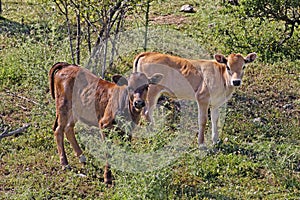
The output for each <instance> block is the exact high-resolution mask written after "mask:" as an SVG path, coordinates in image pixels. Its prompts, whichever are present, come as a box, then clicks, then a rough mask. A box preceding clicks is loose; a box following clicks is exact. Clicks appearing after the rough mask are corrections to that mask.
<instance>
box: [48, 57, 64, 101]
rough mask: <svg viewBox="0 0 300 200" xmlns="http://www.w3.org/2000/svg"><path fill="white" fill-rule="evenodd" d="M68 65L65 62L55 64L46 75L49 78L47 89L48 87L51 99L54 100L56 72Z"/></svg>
mask: <svg viewBox="0 0 300 200" xmlns="http://www.w3.org/2000/svg"><path fill="white" fill-rule="evenodd" d="M68 65H69V64H68V63H65V62H58V63H56V64H54V65H53V66H52V67H51V69H50V71H49V74H48V77H49V87H50V92H51V96H52V98H53V99H55V92H54V75H55V73H56V72H57V71H58V70H61V69H62V68H64V67H66V66H68Z"/></svg>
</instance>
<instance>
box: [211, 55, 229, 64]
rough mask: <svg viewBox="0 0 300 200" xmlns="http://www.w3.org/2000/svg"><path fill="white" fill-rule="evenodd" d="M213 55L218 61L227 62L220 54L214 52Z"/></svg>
mask: <svg viewBox="0 0 300 200" xmlns="http://www.w3.org/2000/svg"><path fill="white" fill-rule="evenodd" d="M214 57H215V59H216V61H217V62H218V63H224V64H226V63H227V59H226V58H225V56H223V55H222V54H215V55H214Z"/></svg>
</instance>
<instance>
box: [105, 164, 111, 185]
mask: <svg viewBox="0 0 300 200" xmlns="http://www.w3.org/2000/svg"><path fill="white" fill-rule="evenodd" d="M103 178H104V183H105V184H106V186H107V187H112V186H113V183H112V180H113V177H112V173H111V170H110V166H109V165H106V166H105V169H104V174H103Z"/></svg>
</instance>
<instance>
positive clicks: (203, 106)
mask: <svg viewBox="0 0 300 200" xmlns="http://www.w3.org/2000/svg"><path fill="white" fill-rule="evenodd" d="M207 114H208V103H203V102H202V103H201V102H198V124H199V134H198V145H199V148H203V147H204V146H205V145H204V132H205V127H206V123H207Z"/></svg>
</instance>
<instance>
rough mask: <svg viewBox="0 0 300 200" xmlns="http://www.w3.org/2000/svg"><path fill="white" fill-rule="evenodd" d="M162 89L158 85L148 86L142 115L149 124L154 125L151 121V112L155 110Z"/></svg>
mask: <svg viewBox="0 0 300 200" xmlns="http://www.w3.org/2000/svg"><path fill="white" fill-rule="evenodd" d="M162 90H163V87H162V86H159V85H150V86H149V90H148V94H147V102H146V107H145V109H144V113H143V115H144V116H145V118H146V120H147V121H148V122H150V123H154V120H153V110H154V109H155V106H156V103H157V100H158V98H159V96H160V94H161V93H162Z"/></svg>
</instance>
